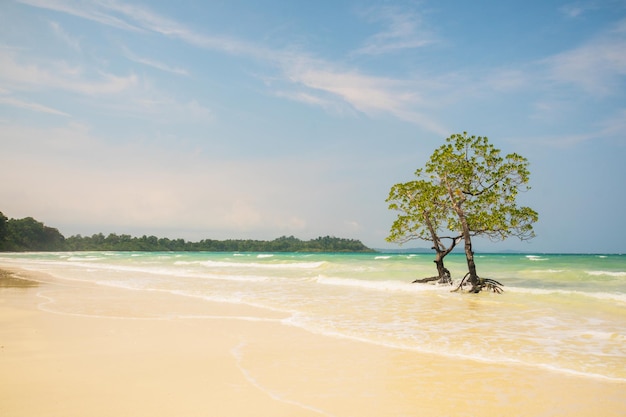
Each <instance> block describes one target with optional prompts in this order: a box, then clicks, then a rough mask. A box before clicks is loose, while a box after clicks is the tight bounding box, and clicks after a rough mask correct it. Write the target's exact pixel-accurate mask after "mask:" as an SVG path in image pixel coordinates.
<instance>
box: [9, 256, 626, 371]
mask: <svg viewBox="0 0 626 417" xmlns="http://www.w3.org/2000/svg"><path fill="white" fill-rule="evenodd" d="M432 260H433V256H432V255H431V254H416V255H406V254H380V253H378V254H303V253H287V254H285V253H206V252H193V253H188V252H184V253H182V252H181V253H155V252H146V253H138V252H134V253H130V252H76V253H26V254H14V253H12V254H1V255H0V262H2V263H4V264H16V265H18V266H20V267H22V268H27V269H32V270H37V271H42V272H47V273H49V274H52V275H54V276H56V277H58V278H62V279H66V280H72V281H88V282H93V283H97V284H99V285H104V286H111V287H116V288H122V289H128V290H129V291H128V300H132V297H133V294H136V293H134V291H142V292H154V291H162V292H169V293H172V294H176V295H178V296H180V297H193V298H194V299H205V300H207V301H217V302H225V303H235V304H246V305H252V306H257V307H262V308H265V309H269V310H273V311H280V312H284V313H286V316H287V317H288V318H286V319H284V320H283V323H284V324H285V325H290V326H297V327H301V328H304V329H306V330H308V331H311V332H314V333H320V334H325V335H329V336H332V337H341V338H350V339H356V340H359V341H362V342H364V343H370V344H377V345H384V346H391V347H397V348H401V349H406V350H411V351H415V352H416V353H419V352H431V353H436V354H440V355H444V356H452V357H462V358H467V359H468V360H478V361H488V362H492V363H503V364H505V363H506V364H519V365H521V366H528V367H537V368H542V369H550V370H553V371H555V372H562V373H568V374H576V375H580V376H581V377H584V378H602V379H607V378H608V379H611V380H620V381H626V366H625V365H626V256H624V255H552V254H550V255H526V254H479V255H476V262H477V266H478V272H479V274H480V275H481V276H484V277H488V278H493V279H496V280H498V281H500V282H502V284H503V285H504V291H505V292H504V293H503V294H494V293H487V292H483V293H481V294H478V295H472V294H464V293H452V292H450V290H451V289H452V288H454V287H450V286H437V285H420V284H411V281H412V280H413V279H415V278H423V277H427V276H432V275H434V274H435V272H436V271H435V266H434V264H433V262H432ZM446 266H447V267H448V268H449V269H450V271H451V272H452V275H453V278H455V280H456V282H458V281H459V280H460V279H461V278H462V276H463V275H464V274H465V271H466V267H465V258H464V255H462V254H452V255H449V256H448V257H447V258H446ZM40 296H41V298H42V303H41V304H40V308H41V309H44V310H46V311H52V312H55V313H61V314H77V315H91V316H93V315H96V316H97V315H99V314H106V315H110V314H112V313H111V311H114V310H107V312H105V313H102V312H99V311H97V310H96V309H94V308H93V307H92V306H91V304H90V300H89V299H84V298H81V299H72V298H70V297H68V296H67V295H66V296H64V297H63V298H62V299H61V298H58V297H57V295H56V293H55V291H54V290H51V289H50V288H46V286H42V287H41V288H40ZM55 297H57V298H55ZM59 297H60V296H59ZM128 300H126V299H125V300H117V299H112V300H110V303H111V304H112V305H115V304H116V303H127V302H128ZM131 302H132V301H131ZM134 314H135V315H136V316H137V317H138V318H145V317H150V318H164V319H171V318H176V317H190V316H198V317H201V316H202V311H197V310H194V311H191V310H189V311H186V310H185V311H182V310H180V309H178V310H175V309H173V307H170V306H167V305H162V306H160V307H159V308H158V309H156V310H153V311H136V312H134Z"/></svg>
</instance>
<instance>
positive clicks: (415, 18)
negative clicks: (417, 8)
mask: <svg viewBox="0 0 626 417" xmlns="http://www.w3.org/2000/svg"><path fill="white" fill-rule="evenodd" d="M364 15H365V16H366V18H367V19H369V20H370V21H374V22H383V23H384V24H385V25H386V27H385V29H384V30H383V31H381V32H379V33H377V34H375V35H373V36H371V37H370V38H369V39H367V40H366V41H365V45H363V46H362V47H361V48H359V49H357V50H356V51H355V53H356V54H367V55H380V54H385V53H390V52H396V51H400V50H405V49H414V48H420V47H423V46H425V45H429V44H431V43H433V42H434V40H433V36H432V34H431V33H429V32H428V31H427V30H425V29H424V23H423V22H422V20H421V18H420V16H419V15H417V14H415V13H412V12H410V11H407V10H400V9H398V8H395V7H380V8H373V9H370V10H368V11H367V12H365V13H364Z"/></svg>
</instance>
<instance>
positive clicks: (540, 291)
mask: <svg viewBox="0 0 626 417" xmlns="http://www.w3.org/2000/svg"><path fill="white" fill-rule="evenodd" d="M506 289H507V291H509V292H517V293H522V294H535V295H553V294H560V295H567V296H571V295H575V296H579V297H589V298H595V299H598V300H610V301H618V302H621V303H626V294H624V293H607V292H588V291H573V290H563V289H559V288H522V287H506Z"/></svg>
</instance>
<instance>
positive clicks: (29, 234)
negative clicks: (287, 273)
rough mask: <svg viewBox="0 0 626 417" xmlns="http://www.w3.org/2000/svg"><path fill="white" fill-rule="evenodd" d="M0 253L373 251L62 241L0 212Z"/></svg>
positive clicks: (302, 244)
mask: <svg viewBox="0 0 626 417" xmlns="http://www.w3.org/2000/svg"><path fill="white" fill-rule="evenodd" d="M0 251H15V252H24V251H146V252H157V251H171V252H178V251H210V252H224V251H227V252H373V250H372V249H369V248H368V247H367V246H365V245H363V243H361V242H360V241H359V240H353V239H342V238H337V237H331V236H325V237H318V238H317V239H313V240H309V241H302V240H300V239H297V238H295V237H293V236H288V237H287V236H282V237H279V238H278V239H274V240H272V241H263V240H249V239H248V240H212V239H204V240H201V241H199V242H186V241H185V240H184V239H168V238H158V237H156V236H146V235H143V236H141V237H132V236H130V235H117V234H115V233H111V234H109V235H108V236H105V235H103V234H102V233H97V234H94V235H92V236H84V237H83V236H81V235H75V236H70V237H68V238H65V237H64V236H63V235H62V234H61V233H59V231H58V230H57V229H54V228H51V227H47V226H45V225H44V224H43V223H41V222H38V221H36V220H35V219H33V218H32V217H27V218H24V219H19V220H16V219H11V220H9V219H7V218H6V217H5V216H4V215H3V214H2V212H0Z"/></svg>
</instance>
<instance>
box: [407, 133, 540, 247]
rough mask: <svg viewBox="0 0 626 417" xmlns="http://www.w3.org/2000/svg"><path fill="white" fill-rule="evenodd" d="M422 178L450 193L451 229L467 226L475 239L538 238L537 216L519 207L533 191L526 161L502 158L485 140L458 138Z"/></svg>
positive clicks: (452, 139) (434, 156)
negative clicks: (519, 198)
mask: <svg viewBox="0 0 626 417" xmlns="http://www.w3.org/2000/svg"><path fill="white" fill-rule="evenodd" d="M418 173H419V174H421V173H422V171H420V170H418ZM423 174H424V175H426V176H427V177H428V178H429V180H430V181H431V182H432V183H433V184H435V185H437V186H440V187H442V188H443V189H445V190H446V193H447V195H448V197H449V202H450V205H451V207H452V208H453V209H454V211H455V212H456V213H457V216H456V218H454V219H453V220H452V219H451V220H452V221H450V222H449V224H448V226H449V227H450V228H451V229H452V230H460V229H461V228H462V227H463V224H462V223H463V222H466V223H467V227H468V228H469V230H470V233H471V235H472V236H478V235H479V236H487V237H489V238H491V239H495V240H502V239H505V238H507V237H510V236H514V237H518V238H520V239H522V240H525V239H530V238H532V237H534V232H533V227H532V225H533V223H534V222H536V221H537V219H538V215H537V213H536V212H535V211H534V210H532V209H531V208H529V207H518V206H517V204H516V198H517V195H518V193H519V192H520V191H526V190H529V189H530V187H529V186H528V180H529V176H530V172H529V171H528V161H527V160H526V158H523V157H522V156H520V155H518V154H515V153H512V154H508V155H506V156H504V157H503V156H501V155H500V150H498V149H496V148H495V147H494V146H493V145H491V144H490V143H489V141H488V139H487V138H486V137H481V136H478V137H476V136H467V133H463V134H462V135H461V134H455V135H452V136H450V137H449V138H447V139H446V143H445V144H444V145H443V146H441V147H440V148H438V149H436V150H435V152H434V153H433V154H432V156H431V157H430V160H429V161H428V163H427V164H426V167H425V169H424V171H423Z"/></svg>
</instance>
